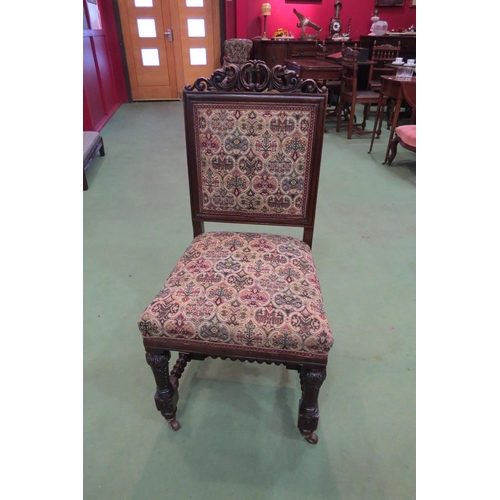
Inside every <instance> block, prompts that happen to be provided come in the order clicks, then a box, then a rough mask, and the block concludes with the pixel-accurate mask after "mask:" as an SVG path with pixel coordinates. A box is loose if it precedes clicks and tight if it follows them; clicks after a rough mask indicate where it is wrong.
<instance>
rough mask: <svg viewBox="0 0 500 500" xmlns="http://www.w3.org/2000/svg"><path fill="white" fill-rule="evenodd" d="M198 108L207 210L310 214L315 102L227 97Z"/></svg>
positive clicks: (204, 207)
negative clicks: (262, 102)
mask: <svg viewBox="0 0 500 500" xmlns="http://www.w3.org/2000/svg"><path fill="white" fill-rule="evenodd" d="M193 108H194V120H195V127H194V130H195V132H194V133H195V144H196V164H197V168H198V172H197V176H198V179H200V180H201V182H200V183H199V193H198V196H199V199H200V209H201V212H202V213H204V214H217V215H242V214H245V215H249V216H251V215H258V216H259V217H275V216H276V215H279V216H280V217H283V218H286V219H301V218H305V215H306V208H307V196H308V186H309V180H310V164H311V161H312V145H313V139H314V134H315V130H314V122H315V117H316V115H315V113H316V112H317V111H316V108H315V106H314V105H311V104H307V103H302V104H286V105H285V104H276V103H273V104H270V103H266V104H265V105H262V106H259V105H256V104H255V103H241V102H238V103H227V102H224V105H223V106H222V105H220V104H215V103H210V104H207V103H196V104H194V105H193Z"/></svg>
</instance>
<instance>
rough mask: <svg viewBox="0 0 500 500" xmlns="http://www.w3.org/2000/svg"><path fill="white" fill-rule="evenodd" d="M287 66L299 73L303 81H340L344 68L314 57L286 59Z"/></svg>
mask: <svg viewBox="0 0 500 500" xmlns="http://www.w3.org/2000/svg"><path fill="white" fill-rule="evenodd" d="M284 62H285V66H286V67H287V68H288V69H289V70H291V71H295V72H296V73H297V76H299V77H300V78H302V79H308V78H311V79H313V80H323V81H325V80H337V81H340V76H341V74H342V66H340V64H336V63H334V62H330V61H329V60H324V61H322V60H320V59H316V58H312V57H303V58H297V59H285V61H284Z"/></svg>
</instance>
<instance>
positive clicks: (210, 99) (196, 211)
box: [139, 61, 333, 444]
mask: <svg viewBox="0 0 500 500" xmlns="http://www.w3.org/2000/svg"><path fill="white" fill-rule="evenodd" d="M254 82H259V83H254ZM271 91H273V92H271ZM326 100H327V96H326V92H324V91H322V90H320V89H319V88H318V86H317V84H316V83H315V82H314V81H312V80H304V81H303V80H300V79H299V78H298V77H297V75H296V74H295V73H294V72H291V71H288V70H286V68H284V67H281V66H278V67H275V68H273V69H272V70H270V69H269V68H268V67H267V66H266V65H265V64H264V63H263V62H262V61H249V62H248V63H247V64H244V65H242V66H241V67H240V66H237V65H229V66H228V67H225V68H222V69H220V70H217V71H215V72H214V74H213V75H212V76H211V78H209V79H206V78H200V79H198V80H197V81H196V82H195V83H194V85H192V86H187V87H185V89H184V92H183V101H184V118H185V120H184V123H185V133H186V146H187V163H188V176H189V187H190V199H191V216H192V224H193V232H194V237H195V238H194V240H193V241H192V242H191V244H190V246H189V247H188V249H187V250H186V252H185V253H184V254H183V255H182V257H181V258H180V260H179V262H178V263H177V265H176V266H175V267H174V269H173V271H172V273H171V274H170V276H169V278H168V279H167V281H166V282H165V285H164V287H163V289H162V290H161V291H160V292H159V293H158V295H157V296H156V298H155V299H154V300H153V302H152V303H151V304H150V305H149V306H148V307H147V308H146V310H145V311H144V313H143V314H142V316H141V318H140V320H139V329H140V331H141V333H142V336H143V342H144V346H145V349H146V360H147V362H148V363H149V365H150V366H151V368H152V370H153V374H154V377H155V380H156V387H157V388H156V394H155V401H156V407H157V409H158V410H159V411H160V412H161V414H162V415H163V417H164V418H165V419H167V420H168V422H169V423H170V425H171V427H172V428H173V429H174V430H177V429H179V427H180V426H179V423H178V421H177V416H176V415H177V400H178V385H179V378H180V376H181V375H182V373H183V371H184V369H185V367H186V364H187V363H188V362H189V361H190V360H192V359H196V360H203V359H205V358H207V357H214V358H215V357H220V358H223V359H231V360H241V361H250V362H254V361H256V362H257V363H267V364H271V363H275V364H283V365H285V366H286V367H287V368H289V369H293V370H297V371H298V372H299V374H300V384H301V389H302V398H301V399H300V401H299V415H298V428H299V430H300V432H301V434H302V435H303V436H304V437H305V438H306V440H307V441H309V442H310V443H313V444H315V443H316V442H317V441H318V437H317V435H316V433H315V430H316V428H317V426H318V420H319V408H318V394H319V389H320V387H321V385H322V383H323V381H324V380H325V377H326V365H327V361H328V351H329V349H330V347H331V346H332V343H333V338H332V334H331V330H330V327H329V325H328V321H327V318H326V314H325V309H324V305H323V300H322V297H321V290H320V287H319V281H318V277H317V275H316V270H315V266H314V262H313V259H312V254H311V245H312V240H313V231H314V219H315V211H316V208H315V207H316V200H317V193H318V181H319V168H320V163H321V153H322V145H323V129H324V125H325V109H326ZM205 222H233V223H250V224H264V225H266V226H299V227H303V229H304V231H303V239H302V240H300V239H297V238H292V237H288V236H279V235H277V234H269V233H245V232H227V231H224V232H205V228H204V224H205ZM171 351H179V358H178V360H177V361H176V363H175V365H174V367H173V369H172V371H169V360H170V356H171V354H170V353H171ZM236 368H237V367H235V369H236ZM221 389H222V388H221Z"/></svg>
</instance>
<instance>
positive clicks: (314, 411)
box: [298, 367, 326, 444]
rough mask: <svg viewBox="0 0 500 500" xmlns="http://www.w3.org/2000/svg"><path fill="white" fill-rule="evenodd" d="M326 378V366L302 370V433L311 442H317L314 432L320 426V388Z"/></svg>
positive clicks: (300, 409) (300, 412)
mask: <svg viewBox="0 0 500 500" xmlns="http://www.w3.org/2000/svg"><path fill="white" fill-rule="evenodd" d="M325 378H326V368H320V369H316V368H314V369H313V368H304V367H302V368H301V370H300V385H301V389H302V399H301V400H300V402H299V422H298V428H299V431H300V433H301V434H302V435H303V436H304V437H305V438H306V440H307V441H309V442H310V443H313V444H316V443H317V442H318V436H317V435H316V433H315V432H314V431H315V430H316V429H317V427H318V420H319V406H318V395H319V389H320V387H321V385H322V384H323V381H324V380H325Z"/></svg>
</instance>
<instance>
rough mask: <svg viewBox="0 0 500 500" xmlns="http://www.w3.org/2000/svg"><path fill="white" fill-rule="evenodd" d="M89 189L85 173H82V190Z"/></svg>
mask: <svg viewBox="0 0 500 500" xmlns="http://www.w3.org/2000/svg"><path fill="white" fill-rule="evenodd" d="M88 189H89V185H88V184H87V176H86V175H85V171H84V172H83V190H84V191H87V190H88Z"/></svg>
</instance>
